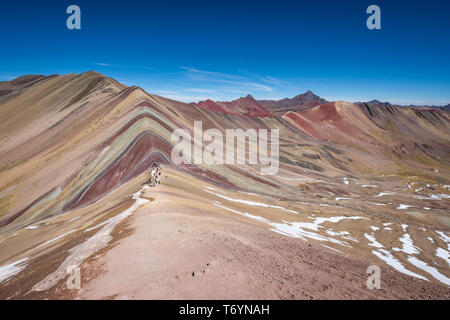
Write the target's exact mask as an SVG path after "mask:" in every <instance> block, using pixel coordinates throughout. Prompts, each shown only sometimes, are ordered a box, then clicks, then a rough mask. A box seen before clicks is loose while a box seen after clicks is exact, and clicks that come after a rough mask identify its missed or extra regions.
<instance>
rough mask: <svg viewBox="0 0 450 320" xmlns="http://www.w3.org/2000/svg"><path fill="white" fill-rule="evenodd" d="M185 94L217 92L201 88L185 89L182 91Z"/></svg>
mask: <svg viewBox="0 0 450 320" xmlns="http://www.w3.org/2000/svg"><path fill="white" fill-rule="evenodd" d="M184 91H187V92H198V93H216V92H217V90H214V89H203V88H187V89H184Z"/></svg>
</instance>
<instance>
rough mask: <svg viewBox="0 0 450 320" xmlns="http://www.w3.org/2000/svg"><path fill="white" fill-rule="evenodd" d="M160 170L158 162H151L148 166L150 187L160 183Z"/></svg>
mask: <svg viewBox="0 0 450 320" xmlns="http://www.w3.org/2000/svg"><path fill="white" fill-rule="evenodd" d="M161 172H162V169H161V164H160V163H159V162H153V163H152V165H151V166H150V180H149V185H150V187H156V185H157V184H161V181H159V179H160V178H161Z"/></svg>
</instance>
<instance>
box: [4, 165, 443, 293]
mask: <svg viewBox="0 0 450 320" xmlns="http://www.w3.org/2000/svg"><path fill="white" fill-rule="evenodd" d="M144 181H145V175H142V176H140V177H138V179H136V181H133V182H130V183H129V184H128V185H125V186H124V187H123V188H121V189H123V190H117V191H116V192H115V193H119V194H120V193H122V194H123V196H124V197H126V192H130V190H132V189H133V188H134V189H136V188H142V189H141V190H140V191H138V192H136V193H134V196H133V199H132V202H129V201H128V202H127V203H128V204H127V205H126V206H125V207H123V206H122V208H123V209H121V210H120V211H117V210H116V211H115V212H116V213H115V214H113V215H107V219H104V220H103V221H102V222H99V221H100V219H97V220H95V219H92V218H91V219H88V220H87V221H84V222H82V221H80V220H82V219H77V220H74V221H71V224H72V227H73V226H74V223H75V222H76V221H80V224H79V226H78V227H77V228H78V230H79V231H78V232H79V233H78V234H77V233H76V232H73V233H71V234H68V235H66V236H65V237H62V238H61V239H59V240H57V241H56V243H51V244H48V246H49V247H48V249H47V250H48V251H44V252H42V251H36V250H35V249H34V250H32V251H31V252H32V254H30V253H29V252H28V253H27V254H29V258H28V259H29V265H28V267H25V268H24V270H22V271H20V272H19V273H18V274H17V275H16V276H13V277H11V278H10V279H8V281H7V282H4V283H2V289H1V290H0V295H1V297H2V298H18V297H25V298H36V299H37V298H50V299H67V298H71V299H366V298H369V299H380V298H381V299H391V298H393V299H410V298H411V299H428V298H436V299H448V298H450V289H449V288H448V287H446V286H443V285H441V284H438V283H435V282H430V281H423V280H420V279H417V278H413V277H409V276H407V275H404V274H402V273H399V272H397V271H395V270H393V269H391V268H389V267H386V266H385V265H383V263H382V262H381V261H379V260H376V258H374V257H373V256H364V255H361V254H359V255H355V254H353V251H352V250H350V249H348V248H346V247H345V246H341V245H336V244H335V243H334V244H333V243H329V242H325V243H323V241H315V240H314V239H308V240H307V241H305V240H302V239H299V238H295V237H289V236H286V235H284V234H280V233H279V232H274V231H273V230H270V228H268V226H267V224H266V222H264V220H261V219H260V220H255V219H252V218H249V217H248V216H245V215H240V214H235V213H234V212H233V211H230V210H217V204H218V203H220V204H222V205H223V207H225V208H228V209H231V210H234V211H236V212H243V211H244V210H247V211H250V210H249V209H252V213H255V214H261V215H263V214H265V216H266V217H268V218H269V217H270V219H273V220H276V216H277V215H280V216H282V217H283V218H284V219H287V217H286V216H287V215H291V216H296V217H297V218H299V216H301V215H304V213H303V210H299V209H297V208H294V207H289V209H290V210H289V209H286V208H285V207H287V204H283V203H276V204H277V205H275V203H271V201H269V199H268V198H267V197H257V196H256V195H254V194H252V195H251V196H249V195H246V194H244V193H240V194H239V197H240V198H241V200H240V202H244V203H236V200H234V201H235V202H234V203H233V201H223V197H224V196H222V198H221V197H217V196H215V195H214V192H215V193H217V194H222V195H225V194H227V195H228V198H229V199H234V198H232V197H235V195H232V194H233V193H232V192H231V191H229V190H224V189H222V188H220V187H217V186H213V185H208V184H207V183H205V182H204V181H201V180H199V179H198V178H194V177H192V176H191V175H189V174H187V173H186V172H182V171H179V170H174V169H171V168H165V170H164V172H163V178H162V181H161V185H158V186H157V187H155V188H148V187H146V186H144V187H142V183H143V182H144ZM139 185H141V187H139ZM187 190H189V191H187ZM206 191H214V192H213V193H211V192H206ZM114 198H115V197H114ZM243 199H247V200H243ZM256 200H258V201H256ZM103 201H105V202H106V201H108V199H103ZM220 201H221V202H220ZM249 204H258V205H257V206H255V205H252V206H250V205H249ZM263 204H265V205H266V206H267V207H265V206H263ZM100 205H101V204H100V203H99V207H100ZM273 207H279V208H281V209H278V212H277V213H275V214H274V211H276V210H274V208H273ZM283 208H284V209H285V210H282V209H283ZM295 209H297V210H295ZM287 210H288V211H290V212H287ZM58 219H61V218H58ZM72 219H74V218H73V217H72V216H71V215H69V216H67V217H66V218H65V221H66V223H67V221H70V220H72ZM303 219H304V218H303ZM47 223H49V222H47ZM60 223H61V222H58V223H57V225H60ZM50 225H51V224H50ZM27 231H29V232H32V231H33V230H27ZM60 232H61V231H60ZM86 233H87V234H89V236H88V237H82V236H81V235H80V234H86ZM58 241H59V243H58ZM43 247H45V245H44V246H43ZM64 251H65V252H66V255H65V256H64V259H59V261H55V259H54V258H55V257H54V255H53V254H52V252H53V253H56V252H64ZM46 252H47V254H46ZM56 255H58V254H56ZM33 261H35V262H33ZM373 263H376V264H377V265H380V267H381V268H382V289H381V290H368V289H367V287H366V280H367V277H368V274H367V273H366V270H367V267H368V266H369V265H371V264H373ZM73 264H75V265H79V266H80V267H81V289H80V290H69V289H67V285H66V280H67V278H68V274H67V273H65V272H64V271H65V270H66V268H67V267H68V266H69V265H73ZM37 265H39V266H40V267H41V268H38V267H37ZM40 269H41V270H42V271H41V272H42V275H41V276H37V275H36V273H39V270H40ZM39 278H40V279H39ZM36 279H39V281H37V282H36ZM33 282H34V283H33ZM4 284H6V286H4ZM27 286H28V288H26V287H27ZM19 287H22V290H23V291H21V292H20V291H19V292H18V291H17V288H19ZM25 289H26V290H25Z"/></svg>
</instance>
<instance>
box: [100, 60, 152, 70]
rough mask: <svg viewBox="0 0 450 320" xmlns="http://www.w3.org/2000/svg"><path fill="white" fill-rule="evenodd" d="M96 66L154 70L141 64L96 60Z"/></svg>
mask: <svg viewBox="0 0 450 320" xmlns="http://www.w3.org/2000/svg"><path fill="white" fill-rule="evenodd" d="M93 64H94V65H96V66H100V67H109V68H128V69H144V70H153V68H151V67H147V66H140V65H127V64H112V63H106V62H94V63H93Z"/></svg>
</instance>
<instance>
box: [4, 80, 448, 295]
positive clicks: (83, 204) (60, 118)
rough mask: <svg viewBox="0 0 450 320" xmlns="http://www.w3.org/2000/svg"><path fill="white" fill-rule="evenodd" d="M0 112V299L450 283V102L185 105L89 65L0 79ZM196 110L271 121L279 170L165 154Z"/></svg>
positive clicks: (442, 287) (300, 99) (427, 289)
mask: <svg viewBox="0 0 450 320" xmlns="http://www.w3.org/2000/svg"><path fill="white" fill-rule="evenodd" d="M0 120H1V121H0V286H1V287H0V298H1V299H24V298H25V299H43V298H48V299H61V298H73V299H126V298H134V299H152V298H154V299H167V298H175V299H280V298H281V299H311V298H323V299H336V298H341V299H346V298H348V299H353V298H358V299H363V298H367V299H369V298H370V299H398V298H405V299H406V298H407V299H411V298H413V299H431V298H432V299H449V298H450V289H449V288H450V270H449V268H448V239H449V236H450V216H449V212H450V200H449V199H450V189H449V186H450V112H449V111H447V110H445V109H437V108H428V107H421V108H416V107H399V106H395V105H391V104H387V103H378V102H369V103H351V102H345V101H336V102H328V101H325V100H324V99H322V98H320V97H318V96H316V95H314V94H313V93H312V92H310V91H308V92H306V93H305V94H302V95H299V96H296V97H294V98H292V99H283V100H279V101H270V100H255V99H254V98H253V97H252V96H250V95H249V96H246V97H244V98H240V99H237V100H234V101H231V102H214V101H212V100H206V101H202V102H199V103H192V104H186V103H183V102H179V101H175V100H170V99H167V98H164V97H162V96H158V95H154V94H151V93H147V92H146V91H144V90H143V89H142V88H139V87H137V86H131V87H128V86H125V85H123V84H121V83H119V82H118V81H116V80H114V79H112V78H109V77H105V76H103V75H101V74H99V73H96V72H86V73H82V74H67V75H52V76H40V75H30V76H24V77H20V78H18V79H15V80H12V81H7V82H0ZM195 121H202V124H203V130H204V131H206V130H208V129H216V130H218V131H219V132H221V133H222V134H225V132H226V130H227V129H242V130H243V131H245V130H247V129H255V130H268V131H269V130H273V129H278V130H279V138H280V139H279V171H278V172H277V173H276V174H275V175H272V176H263V175H261V174H260V170H259V169H260V166H261V165H260V164H256V165H255V164H249V163H248V162H246V163H245V164H238V163H236V164H223V165H220V164H216V165H208V164H198V163H195V161H192V159H190V161H189V163H187V164H181V165H177V164H175V163H174V162H173V161H172V151H173V149H174V146H175V145H176V144H177V141H173V140H172V133H173V132H174V131H175V130H176V129H184V130H185V132H188V133H190V134H191V136H194V134H193V133H194V122H195ZM192 143H194V145H195V146H199V141H198V140H197V139H193V140H192ZM201 147H202V146H200V148H201ZM203 148H206V144H203ZM259 151H261V150H259ZM249 152H250V150H246V155H247V156H248V154H249ZM155 161H157V162H160V163H161V165H162V175H161V184H159V185H157V186H155V187H150V185H149V184H148V181H149V178H150V173H149V168H150V166H151V165H152V163H153V162H155ZM373 264H375V265H377V266H380V268H381V272H382V275H383V290H368V289H367V288H366V281H367V276H368V275H367V273H366V271H367V267H368V266H370V265H373ZM68 268H72V269H73V268H79V270H80V274H81V277H82V279H83V280H82V284H83V290H78V291H77V290H69V289H67V287H66V280H67V277H68V273H67V270H68ZM72 269H70V270H72ZM268 279H269V280H268Z"/></svg>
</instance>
